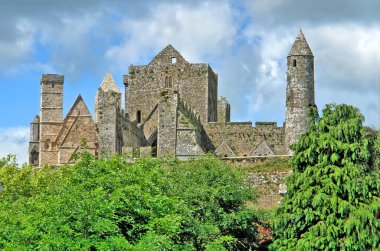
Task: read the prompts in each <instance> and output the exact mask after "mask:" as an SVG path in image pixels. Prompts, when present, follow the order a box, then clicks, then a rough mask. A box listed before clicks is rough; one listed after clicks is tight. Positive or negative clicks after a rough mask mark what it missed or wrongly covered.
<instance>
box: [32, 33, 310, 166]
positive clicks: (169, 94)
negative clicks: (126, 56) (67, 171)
mask: <svg viewBox="0 0 380 251" xmlns="http://www.w3.org/2000/svg"><path fill="white" fill-rule="evenodd" d="M313 60H314V58H313V54H312V52H311V50H310V48H309V46H308V44H307V42H306V39H305V37H304V35H303V34H302V32H301V31H300V33H299V34H298V36H297V38H296V40H295V42H294V44H293V46H292V48H291V50H290V53H289V56H288V71H287V91H286V121H285V123H284V125H283V126H278V125H277V124H276V123H275V122H256V123H255V126H252V123H251V122H231V121H230V111H231V106H230V104H229V103H228V101H227V99H226V98H225V97H220V98H219V99H218V75H217V74H216V73H214V71H213V70H212V69H211V67H210V66H209V65H208V64H204V63H200V64H199V63H197V64H193V63H189V62H187V61H186V60H185V59H184V58H183V57H182V56H181V54H180V53H179V52H178V51H176V50H175V49H174V48H173V47H172V46H171V45H168V46H167V47H166V48H164V49H163V50H162V51H161V52H160V53H158V54H157V56H155V57H154V58H153V60H152V61H151V62H150V63H149V64H147V65H138V66H134V65H131V66H130V67H129V70H128V74H126V75H124V76H123V84H124V85H125V91H124V99H125V106H124V109H123V107H122V106H121V104H122V103H121V99H122V96H123V95H122V93H121V91H120V90H119V88H118V87H117V84H116V83H115V81H114V79H113V78H112V76H111V75H110V74H106V76H105V78H104V80H103V81H102V83H101V85H100V87H99V89H98V92H97V94H96V97H95V113H94V115H95V121H93V120H92V118H91V115H90V113H89V111H88V109H87V107H86V104H85V103H84V101H83V99H82V98H81V97H80V96H79V97H78V99H77V101H76V102H75V104H74V105H73V107H72V108H71V110H70V112H69V113H68V114H67V116H66V118H65V119H63V117H62V104H63V84H64V78H63V76H62V75H54V74H47V75H43V76H42V77H41V106H40V114H39V115H38V116H36V117H35V118H34V119H33V121H32V123H31V126H30V128H31V135H30V144H29V159H30V163H32V164H34V165H43V164H45V163H51V164H54V165H59V164H66V163H68V162H69V161H70V156H71V155H72V154H73V153H75V152H77V151H82V150H83V147H84V146H83V144H82V143H83V142H86V146H85V147H86V148H87V150H88V151H90V152H91V153H93V154H95V155H100V156H111V155H114V154H121V153H123V152H133V154H134V156H138V155H140V156H147V155H151V156H176V157H179V158H187V157H191V156H199V155H203V154H205V153H207V152H213V153H215V154H218V155H221V156H227V157H228V156H230V157H245V156H268V155H287V154H289V153H291V152H290V150H289V145H290V144H293V143H294V142H295V141H296V140H297V139H298V138H299V137H300V136H301V135H302V134H303V133H304V132H305V131H306V130H307V128H308V109H309V107H310V106H315V101H314V65H313Z"/></svg>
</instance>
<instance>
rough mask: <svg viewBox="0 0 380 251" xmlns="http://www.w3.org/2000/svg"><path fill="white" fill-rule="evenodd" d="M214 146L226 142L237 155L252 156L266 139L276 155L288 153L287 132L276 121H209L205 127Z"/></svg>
mask: <svg viewBox="0 0 380 251" xmlns="http://www.w3.org/2000/svg"><path fill="white" fill-rule="evenodd" d="M204 128H205V130H206V132H207V134H208V136H209V137H210V139H211V141H212V142H213V144H214V146H215V147H216V148H217V147H218V146H219V145H220V144H222V143H223V142H226V143H227V144H228V145H229V146H230V147H231V149H232V150H233V151H234V153H235V154H236V156H242V157H243V156H252V155H253V152H254V151H255V150H256V148H257V147H258V146H259V145H260V144H261V143H262V142H263V141H265V142H266V143H267V144H268V145H269V147H270V148H271V149H273V151H274V153H275V154H276V155H283V154H286V152H287V151H286V147H285V132H284V128H283V127H278V126H277V124H276V123H273V122H266V123H260V122H258V123H256V126H255V127H252V123H251V122H228V123H208V124H206V126H205V127H204Z"/></svg>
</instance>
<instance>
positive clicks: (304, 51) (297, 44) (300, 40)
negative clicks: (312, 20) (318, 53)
mask: <svg viewBox="0 0 380 251" xmlns="http://www.w3.org/2000/svg"><path fill="white" fill-rule="evenodd" d="M296 55H302V56H313V52H311V49H310V47H309V44H308V43H307V41H306V38H305V36H304V35H303V33H302V30H301V29H300V31H299V32H298V35H297V37H296V40H295V41H294V43H293V46H292V48H291V49H290V52H289V55H288V56H296Z"/></svg>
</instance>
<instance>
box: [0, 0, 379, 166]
mask: <svg viewBox="0 0 380 251" xmlns="http://www.w3.org/2000/svg"><path fill="white" fill-rule="evenodd" d="M0 14H1V17H2V22H1V23H0V34H1V35H0V86H1V92H0V106H1V109H0V118H1V119H0V156H5V155H7V154H9V153H13V154H16V155H17V158H18V160H19V162H25V161H26V160H27V145H28V138H29V123H30V121H31V120H32V119H33V117H34V115H36V114H38V113H39V101H40V97H39V94H40V83H39V82H40V76H41V74H45V73H58V74H64V75H65V88H64V113H66V112H67V111H68V110H69V108H70V107H71V105H72V104H73V102H74V101H75V99H76V97H77V96H78V95H79V94H81V95H82V97H83V98H84V100H85V102H86V103H87V105H88V107H89V109H90V110H91V112H93V107H94V96H95V93H96V91H97V88H98V86H99V84H100V83H101V81H102V79H103V77H104V75H105V74H106V73H107V72H110V73H111V74H112V75H113V77H114V79H115V80H116V82H117V83H118V85H119V87H120V88H121V89H122V87H123V86H122V75H123V74H126V73H127V72H128V66H129V65H131V64H134V65H139V64H147V63H149V61H150V60H151V59H152V57H153V56H154V55H155V54H157V53H158V52H159V51H160V50H161V49H163V48H164V47H165V46H166V45H167V44H172V45H173V46H174V47H175V48H176V49H177V50H178V51H179V52H180V53H181V54H182V55H183V56H184V57H185V58H186V59H187V60H188V61H190V62H194V63H196V62H207V63H209V64H210V65H211V67H212V68H213V69H214V71H216V72H217V73H218V74H219V93H218V94H219V96H226V97H227V98H228V100H229V101H230V103H231V106H232V120H234V121H252V122H256V121H277V123H278V124H279V125H282V123H283V121H284V119H285V88H286V56H287V54H288V52H289V50H290V47H291V45H292V43H293V41H294V39H295V36H296V35H297V33H298V30H299V29H300V28H302V30H303V32H304V34H305V36H306V39H307V40H308V42H309V45H310V47H311V49H312V51H313V53H314V56H315V82H316V83H315V87H316V102H317V105H318V107H319V109H320V110H321V109H322V108H323V106H324V105H325V104H326V103H331V102H335V103H347V104H351V105H354V106H356V107H358V108H360V110H361V112H362V113H363V114H364V116H365V117H366V125H369V126H373V127H375V128H380V86H379V83H380V22H379V21H378V20H380V2H379V1H378V0H367V1H362V0H349V1H347V0H335V1H331V0H320V1H312V0H302V1H301V0H235V1H233V0H230V1H228V0H215V1H201V0H199V1H197V0H192V1H174V0H166V1H153V0H146V1H122V0H120V1H118V0H110V1H97V0H91V1H90V0H81V1H73V0H65V1H63V0H56V1H49V0H34V1H27V0H14V1H2V4H1V9H0Z"/></svg>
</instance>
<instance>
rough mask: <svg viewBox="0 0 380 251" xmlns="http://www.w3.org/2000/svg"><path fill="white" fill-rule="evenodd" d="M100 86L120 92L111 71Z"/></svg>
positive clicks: (104, 89) (106, 90) (106, 89)
mask: <svg viewBox="0 0 380 251" xmlns="http://www.w3.org/2000/svg"><path fill="white" fill-rule="evenodd" d="M100 88H101V89H103V91H105V92H108V91H114V92H117V93H120V89H119V87H117V85H116V82H115V80H114V79H113V77H112V75H111V74H110V73H108V72H107V73H106V76H105V77H104V79H103V81H102V83H101V85H100Z"/></svg>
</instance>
